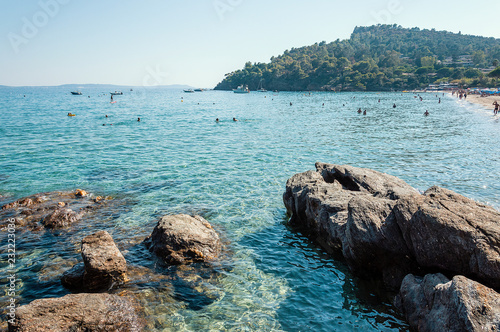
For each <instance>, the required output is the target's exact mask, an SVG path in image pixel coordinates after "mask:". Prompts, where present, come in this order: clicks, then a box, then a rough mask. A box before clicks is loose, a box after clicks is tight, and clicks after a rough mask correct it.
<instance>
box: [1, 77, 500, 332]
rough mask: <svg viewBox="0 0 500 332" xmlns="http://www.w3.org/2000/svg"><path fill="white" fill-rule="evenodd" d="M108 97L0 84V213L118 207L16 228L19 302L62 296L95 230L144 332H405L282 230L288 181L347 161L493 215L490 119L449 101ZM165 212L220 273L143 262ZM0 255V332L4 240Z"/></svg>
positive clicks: (161, 92)
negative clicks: (89, 203)
mask: <svg viewBox="0 0 500 332" xmlns="http://www.w3.org/2000/svg"><path fill="white" fill-rule="evenodd" d="M117 89H120V88H116V87H107V86H82V87H81V89H80V91H81V92H82V95H71V94H70V90H69V88H68V87H0V147H1V149H0V195H2V196H4V197H3V198H1V200H2V201H1V202H3V204H5V203H8V202H11V201H13V200H15V199H18V198H21V197H25V196H29V195H33V194H36V193H42V192H51V191H71V190H75V189H77V188H79V189H84V190H85V191H87V192H89V193H92V195H95V196H98V195H100V196H107V197H111V198H112V200H113V201H116V202H117V203H116V204H115V205H112V206H111V207H110V208H109V211H107V212H106V213H105V214H104V215H101V217H100V218H99V219H92V218H90V219H89V220H86V219H83V220H82V221H80V222H78V223H77V224H76V225H75V226H72V227H70V228H69V229H63V230H47V231H27V230H23V229H16V263H15V269H14V271H13V273H15V275H16V292H15V297H14V298H15V301H16V303H17V304H18V305H19V304H20V305H23V304H27V303H29V302H31V301H33V300H36V299H43V298H51V297H61V296H64V295H66V294H69V293H70V292H69V291H68V290H66V289H65V288H64V287H63V286H62V285H61V282H60V276H61V275H62V273H63V272H64V271H66V270H68V269H69V268H71V267H72V266H73V265H74V264H76V263H78V262H81V261H82V259H81V255H80V243H81V239H82V238H83V237H84V236H86V235H89V234H91V233H93V232H96V231H98V230H102V229H104V230H107V231H108V232H109V233H110V234H111V235H112V236H113V238H114V241H115V243H116V244H117V246H118V248H119V249H120V250H121V251H122V253H123V254H124V257H125V259H126V260H127V264H128V269H129V278H130V281H129V282H128V283H127V284H125V285H124V286H123V287H122V288H120V289H117V290H114V291H112V292H114V293H116V294H119V295H127V296H130V297H133V298H135V299H136V301H138V303H140V304H141V307H143V312H144V314H143V315H144V320H145V324H146V328H145V329H146V330H147V331H365V332H367V331H408V329H409V327H408V325H407V324H406V322H405V321H404V318H403V317H402V315H401V314H400V313H399V312H398V311H397V310H396V308H395V307H394V305H393V302H392V300H393V296H394V294H393V293H390V292H388V291H386V290H384V289H383V288H382V287H380V284H379V283H378V282H377V281H373V280H371V281H370V280H362V279H359V278H357V277H356V276H355V275H353V274H352V273H351V272H350V271H349V269H348V267H347V266H346V264H345V262H344V261H343V260H342V258H341V257H332V256H329V255H328V254H327V253H326V252H325V251H323V250H322V249H321V248H320V247H319V246H318V245H317V244H315V243H314V242H313V241H311V240H310V239H308V238H307V236H306V235H304V234H302V233H301V232H300V231H299V230H297V229H294V228H293V227H290V226H289V225H288V223H287V222H288V216H287V214H286V209H285V207H284V205H283V199H282V195H283V192H284V191H285V184H286V181H287V179H289V178H290V177H291V176H293V175H294V174H296V173H300V172H305V171H307V170H313V169H314V164H315V162H325V163H333V164H346V165H352V166H356V167H365V168H371V169H374V170H377V171H380V172H384V173H388V174H391V175H394V176H397V177H400V178H401V179H403V180H404V181H406V182H407V183H408V184H410V185H411V186H413V187H414V188H416V189H418V190H419V191H421V192H423V191H425V190H426V189H427V188H429V187H431V186H434V185H438V186H441V187H444V188H448V189H451V190H453V191H456V192H458V193H460V194H462V195H464V196H467V197H469V198H472V199H475V200H477V201H479V202H482V203H484V204H487V205H491V206H493V207H495V208H496V209H499V208H500V173H499V170H500V144H499V142H500V119H499V117H498V116H497V117H495V116H494V115H493V112H492V110H488V109H484V108H483V107H481V106H477V105H474V104H471V103H468V102H467V101H463V100H459V99H457V98H456V97H452V96H451V95H449V94H443V93H437V92H433V93H420V94H419V95H417V94H416V93H411V92H404V93H403V92H390V93H360V92H356V93H354V92H345V93H334V92H251V93H249V94H235V93H232V92H230V91H211V90H208V91H203V92H196V93H184V92H183V90H175V89H166V88H161V87H157V88H155V87H134V88H133V89H132V91H131V90H130V89H129V88H127V89H124V88H121V89H123V90H122V91H123V95H118V96H114V98H113V99H114V101H116V103H110V92H112V91H115V90H117ZM420 97H422V100H420ZM439 99H441V102H439ZM394 104H395V105H396V107H395V108H394V107H393V105H394ZM359 108H361V109H362V110H363V111H364V110H366V115H363V114H362V113H361V114H359V113H358V112H357V110H358V109H359ZM426 110H428V112H429V115H428V116H424V112H425V111H426ZM68 113H73V114H75V116H72V117H70V116H68ZM138 118H140V121H138ZM233 118H235V119H236V120H237V121H233ZM216 119H219V121H218V122H216ZM178 213H186V214H191V215H201V216H203V217H204V218H205V219H207V220H208V221H209V222H210V224H211V225H212V226H213V227H214V229H216V231H217V232H218V233H219V234H220V236H221V238H222V240H223V243H224V252H223V254H222V256H221V258H220V259H219V261H218V262H216V263H214V264H212V265H208V266H207V265H204V266H196V265H194V266H188V267H182V266H181V267H179V266H168V265H165V264H163V263H161V262H159V261H158V260H156V259H155V257H153V256H152V255H151V254H150V253H149V252H148V251H147V249H146V248H145V246H144V244H143V243H142V241H143V240H144V239H145V238H146V237H147V236H148V235H149V234H151V232H152V230H153V228H154V226H155V225H156V223H157V221H158V219H159V218H160V217H161V216H163V215H167V214H178ZM0 255H1V257H2V260H1V261H0V277H1V278H2V279H0V282H1V284H2V288H3V290H4V291H2V293H1V294H0V301H1V303H2V311H3V312H4V315H3V316H2V320H3V321H4V322H5V318H6V316H5V312H6V311H5V310H6V306H7V304H8V303H9V298H10V297H9V295H8V293H7V289H8V282H9V280H8V279H7V276H8V273H9V272H11V270H9V267H8V264H7V261H6V255H7V233H6V232H5V231H2V232H0ZM4 324H5V323H4ZM4 327H5V325H4Z"/></svg>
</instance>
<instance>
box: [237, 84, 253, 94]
mask: <svg viewBox="0 0 500 332" xmlns="http://www.w3.org/2000/svg"><path fill="white" fill-rule="evenodd" d="M233 92H234V93H250V90H248V85H245V86H243V85H240V86H238V87H237V88H236V89H233Z"/></svg>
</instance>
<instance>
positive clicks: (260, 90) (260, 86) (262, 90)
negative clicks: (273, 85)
mask: <svg viewBox="0 0 500 332" xmlns="http://www.w3.org/2000/svg"><path fill="white" fill-rule="evenodd" d="M263 80H264V79H261V80H260V81H259V86H258V87H257V91H258V92H267V90H266V89H264V87H263V86H262V81H263Z"/></svg>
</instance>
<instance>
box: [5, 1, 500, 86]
mask: <svg viewBox="0 0 500 332" xmlns="http://www.w3.org/2000/svg"><path fill="white" fill-rule="evenodd" d="M0 4H1V8H2V10H1V11H0V22H1V23H0V85H11V86H29V85H34V86H40V85H41V86H43V85H61V84H90V83H95V84H117V85H130V86H151V85H170V84H187V85H191V86H193V87H202V88H213V87H214V86H215V85H216V84H217V83H218V82H220V81H221V80H222V79H223V78H224V75H225V74H226V73H230V72H232V71H234V70H236V69H241V68H243V66H244V64H245V62H247V61H251V62H269V60H270V58H271V57H272V56H277V55H280V54H282V53H283V51H285V50H287V49H291V48H292V47H301V46H306V45H312V44H314V43H315V42H321V41H327V42H331V41H334V40H336V39H341V40H342V39H347V38H349V37H350V35H351V33H352V31H353V29H354V28H355V27H356V26H367V25H373V24H378V23H380V24H398V25H401V26H403V27H407V28H411V27H419V28H422V29H424V28H425V29H432V28H435V29H436V30H447V31H451V32H459V31H461V32H462V33H463V34H471V35H481V36H486V37H495V38H500V19H499V16H498V13H500V1H499V0H483V1H481V2H480V3H478V2H470V1H463V0H457V1H439V2H438V1H435V0H434V1H430V0H420V1H416V0H380V1H379V0H372V1H368V0H357V1H337V0H330V1H327V0H309V1H296V0H287V1H285V0H274V1H273V0H268V1H264V0H143V1H130V0H120V1H118V0H105V1H102V0H101V1H97V0H86V1H76V0H36V1H35V0H16V1H12V0H0Z"/></svg>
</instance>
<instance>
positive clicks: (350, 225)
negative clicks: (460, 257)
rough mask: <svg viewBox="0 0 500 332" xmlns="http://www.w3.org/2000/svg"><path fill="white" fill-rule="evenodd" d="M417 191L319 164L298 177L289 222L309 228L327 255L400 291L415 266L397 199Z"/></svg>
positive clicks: (288, 200) (290, 189) (289, 198)
mask: <svg viewBox="0 0 500 332" xmlns="http://www.w3.org/2000/svg"><path fill="white" fill-rule="evenodd" d="M416 194H418V192H417V191H416V190H415V189H413V188H412V187H411V186H410V185H408V184H406V183H405V182H404V181H402V180H400V179H398V178H396V177H394V176H391V175H387V174H383V173H379V172H376V171H373V170H369V169H363V168H356V167H351V166H338V165H327V164H323V163H317V164H316V171H315V172H314V171H308V172H305V173H301V174H296V175H294V176H293V177H292V178H290V179H289V180H288V182H287V184H286V192H285V193H284V195H283V200H284V203H285V206H286V208H287V210H288V212H289V213H290V214H291V220H290V222H291V223H292V224H294V225H296V226H300V227H302V228H304V229H305V230H306V231H307V232H309V233H310V234H311V235H312V237H313V238H314V240H316V241H317V242H318V243H319V244H320V245H321V246H322V247H323V248H325V249H326V250H327V251H328V252H335V251H337V252H342V254H343V255H344V257H345V258H346V260H347V263H348V264H349V266H350V267H351V269H353V270H355V271H357V272H358V274H361V275H373V274H376V275H379V276H385V281H386V283H387V284H388V285H389V286H391V287H394V288H397V287H399V284H400V282H401V280H402V278H403V277H404V276H405V275H406V274H407V273H409V272H411V271H413V268H414V267H415V262H414V260H413V259H412V258H411V257H409V255H410V252H409V250H408V248H407V246H406V244H405V243H404V239H403V238H402V236H401V232H400V230H399V228H398V225H397V223H396V220H395V217H394V213H393V208H394V205H395V204H396V202H397V199H399V198H401V197H405V196H409V195H416Z"/></svg>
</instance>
